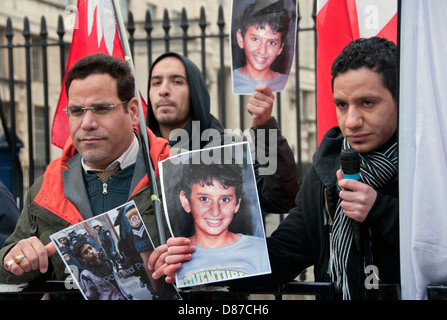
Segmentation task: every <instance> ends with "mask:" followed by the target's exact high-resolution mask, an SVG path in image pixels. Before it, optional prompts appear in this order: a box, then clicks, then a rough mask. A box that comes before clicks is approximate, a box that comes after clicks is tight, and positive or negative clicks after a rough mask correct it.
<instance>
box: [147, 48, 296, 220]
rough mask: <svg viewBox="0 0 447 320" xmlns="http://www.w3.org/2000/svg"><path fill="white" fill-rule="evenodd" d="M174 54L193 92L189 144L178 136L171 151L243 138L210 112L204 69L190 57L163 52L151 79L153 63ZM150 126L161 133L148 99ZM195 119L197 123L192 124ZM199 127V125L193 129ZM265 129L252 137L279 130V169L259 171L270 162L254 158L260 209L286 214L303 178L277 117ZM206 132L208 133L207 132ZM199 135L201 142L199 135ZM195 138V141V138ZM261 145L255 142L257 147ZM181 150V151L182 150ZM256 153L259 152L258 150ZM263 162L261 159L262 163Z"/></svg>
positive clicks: (210, 145)
mask: <svg viewBox="0 0 447 320" xmlns="http://www.w3.org/2000/svg"><path fill="white" fill-rule="evenodd" d="M168 56H173V57H177V58H178V59H180V60H181V61H182V62H183V64H184V66H185V70H186V78H187V81H188V85H189V93H190V99H191V101H190V105H191V109H192V110H191V121H190V122H189V123H188V124H187V125H186V127H185V128H183V129H184V130H186V131H187V132H188V134H189V141H188V142H186V143H180V142H179V141H181V140H179V139H176V138H175V137H174V138H173V139H172V140H170V141H169V143H170V145H171V147H174V148H176V149H177V150H172V153H173V154H177V153H178V152H182V151H190V150H197V149H198V148H200V149H204V148H207V147H213V146H218V145H223V144H227V143H231V142H232V141H234V140H235V139H236V141H241V140H240V139H242V137H240V136H239V137H236V138H235V135H233V134H226V133H225V130H224V127H223V126H222V124H221V123H220V122H219V121H218V120H217V119H216V118H215V117H214V116H213V115H212V114H211V113H210V96H209V91H208V88H207V87H206V82H205V80H204V78H203V76H202V72H201V71H200V70H199V68H198V67H197V66H196V65H195V64H194V63H193V62H192V61H191V60H189V59H188V58H186V57H184V56H182V55H179V54H177V53H172V52H168V53H165V54H162V55H161V56H160V57H158V58H157V59H156V60H155V61H154V63H153V64H152V67H151V70H150V73H149V79H150V78H151V75H152V70H153V68H154V66H155V65H156V64H157V63H158V62H159V61H160V60H162V59H164V58H166V57H168ZM149 90H150V81H149V84H148V93H149ZM147 117H148V123H149V128H150V129H151V130H152V131H153V132H154V133H155V134H156V135H157V136H161V133H160V130H159V125H158V122H157V120H156V118H155V116H154V113H153V111H152V105H151V102H150V99H148V111H147ZM193 122H195V123H193ZM197 123H199V125H200V130H199V131H200V132H199V133H197V135H194V134H193V125H197ZM194 129H196V128H194ZM207 129H216V130H217V131H219V133H220V140H219V141H214V140H213V139H212V137H210V136H207V135H206V131H205V130H207ZM260 129H266V130H253V131H252V140H253V141H254V142H255V143H256V141H257V139H253V138H255V137H254V135H256V134H263V133H266V134H267V135H268V133H269V129H276V130H277V139H276V143H277V150H276V152H277V166H276V172H275V173H274V174H271V175H270V174H269V175H261V174H259V169H260V168H262V167H263V166H264V167H267V166H268V164H262V165H261V164H260V161H257V160H258V159H255V164H254V171H255V176H256V180H257V186H258V193H259V200H260V205H261V209H262V211H264V212H270V213H286V212H288V211H289V210H290V209H291V208H293V206H294V203H295V201H294V200H295V197H296V194H297V193H298V190H299V186H300V178H299V174H298V168H297V166H296V163H295V158H294V155H293V153H292V150H291V149H290V147H289V145H288V143H287V140H286V139H285V138H284V137H283V136H282V135H281V132H280V130H279V128H278V124H277V122H276V120H275V119H274V118H271V119H270V120H269V121H268V122H267V123H266V124H265V126H264V128H260ZM204 131H205V132H204ZM197 136H198V137H199V139H200V144H199V143H198V141H197V138H196V137H197ZM193 137H194V138H195V140H194V141H193ZM260 141H266V142H268V141H269V139H268V136H267V137H266V139H260ZM258 147H259V146H257V145H255V150H256V149H257V148H258ZM179 149H180V150H179ZM256 155H257V153H256ZM261 163H262V162H261Z"/></svg>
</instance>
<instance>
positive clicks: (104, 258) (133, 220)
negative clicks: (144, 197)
mask: <svg viewBox="0 0 447 320" xmlns="http://www.w3.org/2000/svg"><path fill="white" fill-rule="evenodd" d="M50 238H51V241H52V242H53V243H54V244H55V246H56V249H57V251H58V253H59V255H60V256H61V257H62V259H63V261H64V263H65V265H66V267H67V269H68V270H69V272H70V274H71V276H72V279H73V281H74V282H75V283H76V285H77V287H78V288H79V291H80V292H81V293H82V295H83V296H84V298H85V299H87V300H155V299H169V300H172V299H173V300H180V299H181V297H180V295H179V294H178V293H177V291H176V290H175V288H174V286H172V285H170V284H167V283H165V282H164V281H163V280H154V279H153V278H152V276H151V273H150V272H149V271H148V270H147V257H148V256H149V254H150V252H152V250H153V249H154V247H153V244H152V241H151V239H150V237H149V234H148V232H147V230H146V227H145V226H144V223H143V220H142V219H141V216H140V213H139V212H138V209H137V207H136V206H135V203H134V202H133V201H131V202H128V203H126V204H124V205H122V206H119V207H117V208H115V209H113V210H110V211H108V212H106V213H103V214H101V215H98V216H95V217H94V218H91V219H88V220H86V221H83V222H81V223H79V224H76V225H73V226H70V227H68V228H66V229H64V230H61V231H59V232H57V233H55V234H53V235H52V236H51V237H50Z"/></svg>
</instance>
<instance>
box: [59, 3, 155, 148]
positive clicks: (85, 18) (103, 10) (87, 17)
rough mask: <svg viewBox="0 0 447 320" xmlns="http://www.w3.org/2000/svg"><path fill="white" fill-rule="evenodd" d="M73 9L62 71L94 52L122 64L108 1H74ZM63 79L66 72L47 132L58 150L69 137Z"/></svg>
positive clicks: (113, 14)
mask: <svg viewBox="0 0 447 320" xmlns="http://www.w3.org/2000/svg"><path fill="white" fill-rule="evenodd" d="M77 9H78V10H77V15H76V23H75V28H74V31H73V38H72V42H71V46H70V53H69V55H68V62H67V68H66V72H67V71H68V70H70V68H71V67H72V66H73V64H74V63H76V61H78V60H79V59H81V58H82V57H85V56H88V55H90V54H94V53H106V54H109V55H112V56H115V57H117V58H120V59H121V60H123V61H124V60H125V59H124V51H123V47H122V45H121V41H120V38H119V33H118V28H117V24H116V19H115V13H114V9H113V5H112V2H111V0H103V1H98V0H78V6H77ZM65 77H66V73H65V76H64V81H63V83H62V89H61V93H60V96H59V102H58V104H57V108H56V112H55V114H54V119H53V125H52V129H51V141H52V143H53V144H54V145H55V146H57V147H59V148H63V146H64V144H65V142H66V140H67V138H68V136H69V135H70V132H69V128H68V117H67V115H66V114H65V112H64V111H63V110H62V109H63V108H65V107H66V106H67V103H68V98H67V95H66V90H65ZM142 104H143V110H146V104H145V103H144V101H143V100H142Z"/></svg>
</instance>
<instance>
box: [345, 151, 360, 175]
mask: <svg viewBox="0 0 447 320" xmlns="http://www.w3.org/2000/svg"><path fill="white" fill-rule="evenodd" d="M340 161H341V171H343V175H344V177H345V179H354V180H360V155H359V153H358V151H357V150H355V149H353V148H348V149H344V150H342V151H341V155H340Z"/></svg>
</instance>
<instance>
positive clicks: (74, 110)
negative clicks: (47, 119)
mask: <svg viewBox="0 0 447 320" xmlns="http://www.w3.org/2000/svg"><path fill="white" fill-rule="evenodd" d="M129 101H130V100H126V101H121V102H118V103H116V104H111V103H94V104H92V105H91V106H90V107H81V106H68V107H66V108H64V109H62V110H64V111H65V113H66V114H67V117H69V118H80V117H82V116H83V115H84V114H85V112H86V111H87V110H92V111H93V113H94V114H95V115H97V116H105V115H107V114H109V113H110V111H112V110H113V108H115V107H116V106H119V105H120V104H125V103H127V102H129Z"/></svg>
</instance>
